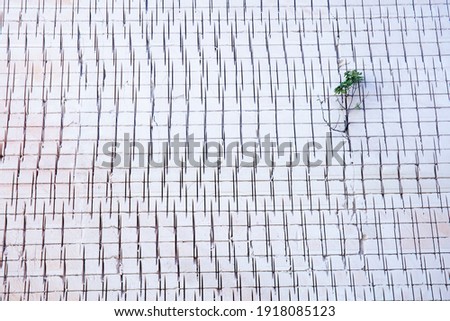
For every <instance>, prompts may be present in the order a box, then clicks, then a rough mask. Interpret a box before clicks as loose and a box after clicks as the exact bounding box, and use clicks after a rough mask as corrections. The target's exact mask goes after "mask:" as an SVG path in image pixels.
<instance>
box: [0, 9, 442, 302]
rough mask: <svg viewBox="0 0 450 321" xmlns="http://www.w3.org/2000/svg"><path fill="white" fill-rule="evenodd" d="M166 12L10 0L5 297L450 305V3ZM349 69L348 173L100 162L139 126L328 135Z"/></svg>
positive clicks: (137, 136)
mask: <svg viewBox="0 0 450 321" xmlns="http://www.w3.org/2000/svg"><path fill="white" fill-rule="evenodd" d="M107 2H108V4H106V3H107ZM148 2H149V4H148V10H147V9H146V1H144V0H142V1H138V0H123V1H122V0H119V1H96V0H91V1H87V0H83V1H68V0H64V1H62V0H55V1H38V0H34V1H13V0H3V1H1V2H0V4H1V8H0V10H1V11H2V15H0V16H3V18H4V21H3V25H2V27H1V31H0V32H1V36H0V49H1V53H2V54H1V55H0V73H1V76H0V93H1V94H0V100H1V101H0V144H1V145H2V146H1V149H0V150H2V155H3V157H2V158H1V160H0V249H1V252H2V253H1V257H0V258H1V261H0V281H1V288H0V298H1V299H2V300H18V299H24V300H28V299H29V300H45V299H51V300H79V299H82V300H84V299H87V300H97V299H102V300H104V299H110V300H117V299H121V300H124V299H133V300H134V299H147V300H193V299H198V300H211V299H217V300H231V299H235V300H241V299H242V300H250V299H255V300H256V299H263V300H269V299H273V300H278V299H282V300H289V299H290V300H298V299H300V300H305V299H320V300H326V299H339V300H355V299H356V300H363V299H366V300H384V299H388V300H392V299H394V300H402V299H405V300H420V299H427V300H430V299H434V300H440V299H444V300H448V299H450V290H449V288H448V286H449V266H450V262H449V260H450V224H449V213H450V212H449V199H448V198H449V193H450V163H449V159H450V139H449V138H450V103H449V99H450V95H449V80H448V78H449V75H448V70H449V64H450V58H449V54H450V52H449V49H450V36H449V35H450V32H449V31H450V30H449V29H450V23H449V4H448V3H447V2H446V1H444V0H430V1H428V0H426V1H425V0H423V1H420V0H398V1H393V0H390V1H387V0H380V1H362V0H360V1H357V0H348V1H344V0H342V1H325V0H322V1H315V0H314V1H300V0H297V1H294V0H291V1H281V0H280V1H278V2H277V1H268V0H261V1H259V0H258V1H250V0H247V1H221V2H220V4H219V3H218V2H217V1H214V5H212V3H213V1H199V0H193V1H176V0H173V1H171V0H167V1H157V5H156V4H155V2H153V1H148ZM331 2H332V3H333V4H332V5H331ZM312 3H314V4H313V6H312ZM329 3H330V4H329ZM44 4H45V6H44ZM0 20H1V19H0ZM339 65H340V66H341V67H339ZM347 68H348V69H353V68H357V69H359V70H361V71H363V72H364V75H365V78H366V82H365V85H364V86H365V90H366V92H367V93H368V97H367V98H366V101H365V106H364V109H362V110H360V111H354V112H352V114H351V119H350V121H351V125H350V140H351V146H352V150H351V151H350V150H349V148H348V145H346V151H345V153H344V154H345V165H339V164H337V163H336V161H334V162H333V163H331V164H324V165H322V166H319V167H314V168H313V167H308V166H305V165H304V164H300V165H299V166H295V167H286V166H282V165H277V166H274V167H271V166H267V165H265V164H264V163H262V162H260V163H259V164H258V165H257V166H255V167H242V166H239V163H236V160H238V161H241V160H242V157H243V156H242V155H241V154H239V155H234V157H232V158H231V159H232V164H230V166H226V165H224V166H222V167H221V168H220V169H218V168H208V167H204V166H201V167H195V166H190V165H187V166H184V167H182V168H179V167H177V166H175V165H174V164H173V162H171V160H168V161H167V166H165V167H164V168H156V167H151V166H150V167H148V166H144V167H139V166H138V159H139V155H135V159H134V161H133V162H132V166H131V169H128V168H123V166H122V167H118V168H115V169H114V170H113V171H111V169H110V168H104V167H102V166H101V164H102V162H103V161H108V159H107V158H105V157H104V156H102V146H103V145H104V144H105V143H107V142H111V141H113V142H114V141H117V140H118V141H120V140H121V139H122V138H123V135H124V133H129V134H130V136H131V138H132V139H134V140H136V141H139V142H141V143H143V144H147V142H150V141H152V142H153V143H154V144H155V148H156V149H155V154H154V157H155V158H160V157H161V156H162V155H164V152H163V150H162V149H161V148H159V147H158V146H160V145H161V143H162V142H164V141H167V140H168V138H172V139H173V137H174V136H175V135H176V134H179V135H180V136H181V139H182V140H184V139H185V137H186V134H195V139H196V140H197V141H199V142H202V143H203V142H205V141H217V142H219V143H221V144H229V143H230V142H233V141H238V142H239V144H242V143H246V142H258V141H260V140H262V138H263V137H264V136H265V135H267V134H270V135H271V137H272V140H274V141H278V143H280V144H281V143H283V142H291V143H293V146H295V148H297V150H295V151H297V152H300V151H301V149H302V146H303V145H304V144H305V143H306V142H310V141H314V142H319V143H321V144H322V145H324V146H325V138H326V133H327V131H328V128H327V126H326V125H325V123H324V122H323V120H322V116H321V109H320V104H319V103H318V101H317V97H321V99H323V98H324V97H326V96H327V95H328V93H331V92H332V90H333V88H334V87H335V86H336V85H337V84H338V83H339V77H340V76H339V75H342V74H343V72H344V71H345V70H346V69H347ZM275 116H276V117H275ZM341 140H342V137H340V135H339V134H338V133H333V141H335V142H336V143H337V142H339V141H341ZM258 152H259V150H258ZM293 152H294V151H292V153H293ZM274 154H275V155H276V154H277V151H276V150H274ZM194 156H195V158H197V159H200V158H202V157H203V154H202V152H201V149H200V151H199V152H197V153H196V155H194ZM316 156H317V158H322V159H323V157H324V156H323V153H322V154H321V153H320V152H318V153H317V155H316ZM244 158H245V157H244ZM281 158H282V159H284V161H286V160H287V159H289V156H283V157H281Z"/></svg>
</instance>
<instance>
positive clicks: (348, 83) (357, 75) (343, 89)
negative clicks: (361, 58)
mask: <svg viewBox="0 0 450 321" xmlns="http://www.w3.org/2000/svg"><path fill="white" fill-rule="evenodd" d="M344 77H345V80H344V81H343V82H341V83H340V84H339V86H337V87H336V88H334V93H335V94H336V95H348V94H349V91H350V89H352V90H353V91H354V90H355V89H356V86H355V85H357V84H359V83H360V82H361V81H363V80H364V77H363V75H362V73H361V72H359V71H357V70H351V71H346V72H345V74H344Z"/></svg>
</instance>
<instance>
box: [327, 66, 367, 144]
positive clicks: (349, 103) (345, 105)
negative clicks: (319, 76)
mask: <svg viewBox="0 0 450 321" xmlns="http://www.w3.org/2000/svg"><path fill="white" fill-rule="evenodd" d="M362 81H364V76H363V74H362V73H361V72H359V71H358V70H356V69H355V70H349V71H346V72H345V73H344V80H343V81H342V82H341V83H340V84H339V85H338V86H337V87H336V88H335V89H334V94H335V95H336V96H337V98H336V101H337V103H338V104H339V106H340V107H341V109H342V110H343V111H344V120H343V126H341V127H339V128H338V124H336V125H334V126H333V125H332V123H331V122H330V121H329V120H326V118H325V113H324V110H323V103H324V101H321V100H319V102H320V104H321V106H322V117H323V120H324V121H325V123H326V124H327V125H328V127H330V129H331V130H333V131H337V132H340V133H344V134H346V135H347V138H348V127H349V125H350V121H349V114H350V111H351V110H353V109H361V105H362V104H363V102H364V96H363V94H362V91H363V90H362V87H361V86H360V84H361V82H362ZM357 93H358V95H356V94H357ZM355 96H358V97H359V98H360V99H359V102H357V103H355Z"/></svg>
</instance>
